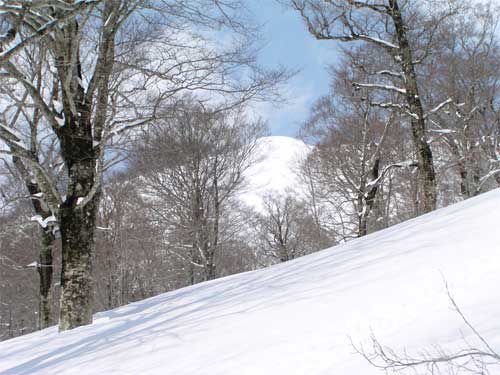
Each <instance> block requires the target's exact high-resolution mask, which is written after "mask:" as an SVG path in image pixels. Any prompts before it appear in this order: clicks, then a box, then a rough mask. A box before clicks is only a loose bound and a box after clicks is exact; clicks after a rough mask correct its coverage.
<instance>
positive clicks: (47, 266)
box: [38, 230, 55, 329]
mask: <svg viewBox="0 0 500 375" xmlns="http://www.w3.org/2000/svg"><path fill="white" fill-rule="evenodd" d="M54 243H55V236H54V234H53V233H52V231H51V230H42V248H41V249H40V261H39V265H38V275H39V276H40V307H39V317H38V319H39V321H38V327H39V328H40V329H44V328H48V327H50V326H51V325H52V323H53V318H52V293H51V292H52V274H53V270H54V268H53V267H54V265H53V259H52V254H53V252H54Z"/></svg>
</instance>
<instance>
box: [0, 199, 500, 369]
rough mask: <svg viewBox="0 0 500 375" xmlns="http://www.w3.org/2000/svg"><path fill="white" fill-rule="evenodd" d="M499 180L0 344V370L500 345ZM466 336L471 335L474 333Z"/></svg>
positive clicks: (160, 365)
mask: <svg viewBox="0 0 500 375" xmlns="http://www.w3.org/2000/svg"><path fill="white" fill-rule="evenodd" d="M498 207H500V190H496V191H492V192H490V193H487V194H484V195H481V196H479V197H477V198H474V199H471V200H469V201H466V202H463V203H460V204H457V205H454V206H450V207H448V208H445V209H442V210H439V211H436V212H434V213H432V214H429V215H426V216H423V217H420V218H418V219H415V220H412V221H409V222H406V223H403V224H400V225H398V226H395V227H392V228H389V229H387V230H384V231H381V232H378V233H375V234H372V235H370V236H367V237H365V238H362V239H358V240H354V241H351V242H349V243H347V244H344V245H341V246H337V247H334V248H332V249H329V250H325V251H322V252H319V253H316V254H313V255H309V256H307V257H304V258H300V259H297V260H295V261H291V262H288V263H284V264H281V265H277V266H274V267H270V268H268V269H264V270H260V271H255V272H249V273H246V274H240V275H235V276H231V277H228V278H225V279H219V280H215V281H212V282H207V283H203V284H198V285H196V286H193V287H189V288H185V289H181V290H178V291H175V292H171V293H167V294H164V295H160V296H157V297H155V298H151V299H148V300H145V301H142V302H138V303H134V304H131V305H128V306H124V307H122V308H119V309H116V310H113V311H109V312H106V313H101V314H98V316H97V317H96V319H95V323H94V324H93V325H92V326H87V327H81V328H79V329H75V330H73V331H69V332H65V333H63V334H57V333H56V330H55V329H48V330H45V331H42V332H39V333H34V334H31V335H27V336H24V337H20V338H17V339H13V340H10V341H5V342H2V343H0V374H2V375H13V374H25V375H28V374H30V375H32V374H47V375H49V374H50V375H54V374H78V375H90V374H95V375H102V374H106V375H110V374H141V375H147V374H149V375H165V374H175V375H187V374H189V375H203V374H207V375H267V374H269V375H279V374H286V375H294V374H296V375H304V374H307V375H320V374H321V375H323V374H324V375H326V374H335V375H341V374H345V375H357V374H362V375H370V374H379V373H381V372H380V370H377V369H374V368H373V367H371V366H370V365H369V364H368V363H367V362H366V361H365V360H364V359H363V358H362V357H361V356H360V355H359V354H355V353H354V350H353V348H352V346H351V340H352V341H353V342H354V343H362V342H365V343H366V342H368V339H369V336H370V334H371V333H372V332H373V333H374V334H375V335H376V336H377V338H378V339H379V340H380V341H381V342H382V343H383V344H385V345H388V346H390V347H392V348H394V349H396V350H398V349H402V348H404V347H405V348H408V349H409V350H412V349H413V350H419V349H423V348H430V349H432V345H435V344H440V345H444V346H449V345H453V346H454V345H460V344H461V343H462V339H461V337H462V335H464V336H466V337H469V335H470V331H469V330H467V327H465V325H464V324H463V322H462V321H461V320H460V318H459V317H458V316H457V314H456V312H455V311H453V309H452V308H451V306H450V302H449V300H448V299H447V295H446V290H445V286H444V281H443V279H445V280H446V281H447V283H448V284H449V288H450V291H451V293H452V294H453V296H454V298H455V299H456V302H457V303H458V304H459V305H460V306H461V308H462V310H463V312H464V313H465V314H466V315H467V316H468V317H469V319H470V321H471V322H472V323H473V324H474V325H475V327H476V328H477V329H478V330H479V331H480V332H481V333H482V334H483V335H484V336H485V337H486V338H487V339H488V340H489V341H490V342H491V343H493V344H494V345H496V346H497V347H498V345H500V330H499V327H498V316H499V315H500V298H499V297H498V293H497V289H498V288H497V285H498V284H499V283H500V272H498V268H499V265H500V247H499V241H498V223H499V222H500V210H499V209H498ZM472 342H474V341H472Z"/></svg>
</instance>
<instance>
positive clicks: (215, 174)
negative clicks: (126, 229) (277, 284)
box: [134, 100, 262, 283]
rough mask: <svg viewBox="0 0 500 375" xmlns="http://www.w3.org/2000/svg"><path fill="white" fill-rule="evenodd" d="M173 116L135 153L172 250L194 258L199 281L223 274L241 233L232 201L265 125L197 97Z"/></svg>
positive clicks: (194, 277) (192, 268)
mask: <svg viewBox="0 0 500 375" xmlns="http://www.w3.org/2000/svg"><path fill="white" fill-rule="evenodd" d="M171 113H172V114H173V116H172V118H170V119H164V120H162V121H161V122H160V123H158V124H157V125H158V127H157V128H156V127H153V128H152V129H151V130H150V131H151V133H150V134H148V135H147V136H146V137H145V142H144V144H143V146H141V147H139V148H138V149H137V150H136V151H135V157H134V164H135V167H134V168H135V169H138V170H139V171H140V173H141V177H140V179H141V181H142V182H143V184H144V186H145V190H146V191H147V192H148V193H147V194H149V195H150V196H151V203H150V208H151V210H152V211H153V212H154V216H156V217H158V218H159V220H160V222H161V223H162V225H164V226H165V230H166V231H167V232H168V233H167V236H168V238H169V241H168V242H169V243H171V244H172V245H174V246H173V248H172V249H171V251H172V252H173V253H174V254H177V255H178V256H180V257H182V258H183V259H185V260H186V261H187V262H188V263H187V264H188V269H189V270H190V279H191V283H195V282H198V281H202V280H210V279H213V278H214V277H215V276H216V275H217V270H216V264H217V258H218V252H219V250H220V247H221V246H222V245H223V243H224V242H225V241H227V240H228V239H229V238H230V237H232V236H233V235H234V234H233V233H232V231H231V230H230V228H231V227H233V226H234V225H237V221H236V222H235V223H233V216H232V213H231V210H230V208H231V205H232V203H231V201H232V200H233V197H234V195H235V193H236V191H237V190H238V189H239V188H240V187H241V185H242V183H243V172H244V171H245V170H246V169H247V168H248V167H249V166H250V165H251V163H252V160H253V159H252V151H253V149H254V148H255V141H256V139H257V137H258V136H259V135H260V134H261V132H262V124H261V123H259V122H257V123H251V122H248V121H247V120H246V119H245V118H244V116H243V114H242V110H241V109H236V110H231V111H229V112H228V111H222V112H221V111H218V110H215V111H214V110H213V109H210V108H206V107H205V106H203V105H201V104H197V103H196V102H194V103H193V102H192V101H191V100H188V101H187V102H185V103H182V104H178V106H177V108H176V109H175V110H173V111H171ZM226 232H227V233H226Z"/></svg>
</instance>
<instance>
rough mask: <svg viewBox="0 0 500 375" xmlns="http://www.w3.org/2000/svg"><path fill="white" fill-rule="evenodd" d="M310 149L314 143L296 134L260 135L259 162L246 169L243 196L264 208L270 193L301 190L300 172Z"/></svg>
mask: <svg viewBox="0 0 500 375" xmlns="http://www.w3.org/2000/svg"><path fill="white" fill-rule="evenodd" d="M310 150H311V146H308V145H306V144H305V143H304V142H303V141H301V140H299V139H295V138H290V137H282V136H271V137H262V138H260V139H259V140H258V141H257V147H256V150H255V152H254V156H253V157H254V158H255V160H256V161H257V162H256V163H255V164H254V165H252V166H251V167H250V168H248V169H247V170H246V171H245V173H244V177H245V179H246V181H247V183H248V186H247V187H246V188H245V189H244V190H243V192H242V194H241V197H240V198H241V200H242V201H243V202H244V203H246V204H247V205H249V206H251V207H253V208H256V209H257V210H262V209H263V208H262V199H263V198H264V197H265V196H266V195H267V194H271V193H274V194H286V193H290V192H291V193H295V194H301V193H302V192H303V189H304V187H303V184H302V183H301V181H300V179H299V177H298V174H297V172H298V168H299V165H300V162H301V161H302V160H304V158H305V157H307V154H308V153H309V152H310Z"/></svg>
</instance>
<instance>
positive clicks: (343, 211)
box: [301, 49, 417, 240]
mask: <svg viewBox="0 0 500 375" xmlns="http://www.w3.org/2000/svg"><path fill="white" fill-rule="evenodd" d="M372 52H373V51H371V50H368V51H365V50H363V49H360V50H355V51H348V52H347V51H346V53H345V54H344V55H343V58H344V60H343V63H342V64H340V65H339V67H338V68H336V67H332V69H331V75H332V89H331V91H332V93H331V94H330V95H328V96H325V97H323V98H320V99H319V100H318V101H317V102H316V103H315V105H314V107H313V108H312V110H311V114H310V117H309V119H308V120H307V121H306V122H305V123H304V125H303V127H302V129H301V133H302V136H303V137H306V138H309V139H312V140H313V141H314V142H315V143H316V145H315V147H314V149H313V150H312V152H311V154H310V155H309V157H308V158H307V160H305V162H304V165H303V168H302V170H303V172H305V173H303V174H304V175H307V180H308V185H309V186H310V190H311V189H314V190H315V195H316V199H315V200H316V201H321V202H322V204H323V205H324V206H326V207H328V209H327V210H328V211H329V214H327V215H326V216H330V218H329V219H326V220H322V221H323V222H326V221H329V222H330V227H331V228H332V229H333V231H334V232H335V233H336V236H337V238H339V239H342V240H346V239H349V238H351V237H353V236H354V237H361V236H364V235H366V234H367V233H368V232H369V231H371V230H370V228H369V221H370V224H372V223H373V224H378V222H379V219H382V217H383V216H384V215H385V210H381V209H378V210H375V209H376V208H377V206H380V205H384V200H387V199H386V198H388V196H386V195H385V194H383V191H384V185H386V187H388V186H389V185H388V183H386V182H387V180H388V179H390V177H391V176H392V174H393V172H394V170H395V169H401V168H403V167H407V168H411V167H414V166H415V165H416V164H417V163H416V162H414V161H413V160H412V155H411V154H410V155H408V154H401V153H400V152H398V145H399V143H400V138H401V136H402V135H404V134H405V132H404V131H402V128H403V126H404V125H402V121H401V117H400V116H398V115H397V114H395V113H393V112H389V113H386V111H385V110H381V109H380V108H377V107H374V106H372V105H371V102H372V100H373V98H372V96H371V95H369V96H364V95H360V93H359V91H357V90H356V89H355V88H353V87H352V84H351V82H353V81H356V80H367V79H368V77H367V75H366V74H365V72H364V70H363V69H361V70H360V69H359V68H358V66H359V65H357V63H358V62H362V63H363V65H364V66H367V63H366V59H371V58H373V56H372ZM316 205H318V204H316ZM389 205H390V203H389ZM390 208H393V207H390ZM375 211H376V212H375ZM374 213H375V214H377V215H378V216H376V217H373V218H372V216H373V214H374ZM323 216H325V214H323ZM382 227H383V226H382ZM375 228H377V229H380V225H374V229H375Z"/></svg>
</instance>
